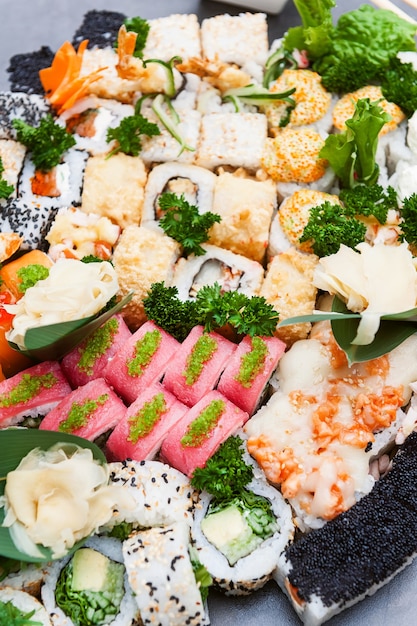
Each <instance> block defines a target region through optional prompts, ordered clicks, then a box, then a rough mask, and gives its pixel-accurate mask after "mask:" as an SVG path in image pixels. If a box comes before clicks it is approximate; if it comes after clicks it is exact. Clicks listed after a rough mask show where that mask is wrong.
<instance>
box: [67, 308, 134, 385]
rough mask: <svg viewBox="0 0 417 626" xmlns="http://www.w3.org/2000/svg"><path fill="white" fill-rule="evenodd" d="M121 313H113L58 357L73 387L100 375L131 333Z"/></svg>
mask: <svg viewBox="0 0 417 626" xmlns="http://www.w3.org/2000/svg"><path fill="white" fill-rule="evenodd" d="M131 334H132V333H131V332H130V330H129V328H128V327H127V325H126V323H125V321H124V319H123V317H122V315H121V314H117V315H114V316H113V317H111V318H110V319H108V320H107V321H106V322H105V323H104V324H103V325H102V326H100V327H99V328H98V329H97V330H95V331H94V332H93V333H91V335H89V336H88V337H87V339H85V340H84V341H82V342H81V343H80V344H78V346H76V347H75V348H73V350H71V352H69V353H68V354H66V355H65V356H64V358H63V359H62V361H61V367H62V370H63V372H64V374H65V375H66V377H67V379H68V381H69V383H70V384H71V386H72V387H73V388H76V387H79V386H81V385H85V384H86V383H88V382H90V381H91V380H93V379H95V378H100V377H101V375H102V371H103V368H104V367H105V366H106V365H107V363H108V361H109V360H111V358H112V357H113V356H114V355H115V353H116V352H117V350H118V348H119V347H121V346H122V345H123V344H124V343H125V342H126V341H127V340H128V339H129V338H130V336H131Z"/></svg>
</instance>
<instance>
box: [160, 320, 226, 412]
mask: <svg viewBox="0 0 417 626" xmlns="http://www.w3.org/2000/svg"><path fill="white" fill-rule="evenodd" d="M235 350H236V344H234V343H232V342H231V341H229V340H228V339H225V338H224V337H222V336H221V335H219V334H218V333H205V332H204V328H203V326H195V327H194V328H193V329H192V330H191V332H190V333H189V334H188V336H187V337H186V338H185V340H184V341H183V342H182V344H181V347H180V348H179V350H178V352H177V354H176V355H175V360H173V361H171V363H170V364H169V366H168V367H167V370H166V372H165V376H164V387H166V388H167V389H169V391H171V392H172V393H173V394H174V395H176V396H177V398H178V399H179V400H181V402H184V404H186V405H187V406H193V405H194V404H196V402H198V401H199V400H201V398H202V397H203V396H205V395H206V393H208V392H209V391H211V390H212V389H214V387H215V386H216V384H217V382H218V380H219V377H220V374H221V373H222V371H223V370H224V368H225V366H226V363H227V362H228V360H229V359H230V357H231V355H232V354H233V352H234V351H235Z"/></svg>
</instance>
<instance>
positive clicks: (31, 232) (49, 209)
mask: <svg viewBox="0 0 417 626" xmlns="http://www.w3.org/2000/svg"><path fill="white" fill-rule="evenodd" d="M58 210H59V207H58V206H50V205H48V204H47V203H46V204H44V203H43V202H38V201H35V200H33V199H28V200H25V199H23V198H10V199H8V200H6V201H5V202H4V204H3V205H0V231H1V232H3V233H5V232H14V233H16V234H17V235H19V237H21V238H22V244H21V246H20V249H21V250H22V251H27V250H35V249H37V248H39V249H40V250H44V251H46V250H47V249H48V247H49V245H48V242H47V241H46V236H47V234H48V232H49V229H50V228H51V226H52V223H53V221H54V219H55V217H56V215H57V213H58Z"/></svg>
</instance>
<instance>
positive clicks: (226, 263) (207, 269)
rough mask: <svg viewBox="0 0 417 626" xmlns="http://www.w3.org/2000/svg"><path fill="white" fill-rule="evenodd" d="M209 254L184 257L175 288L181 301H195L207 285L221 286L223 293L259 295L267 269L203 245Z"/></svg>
mask: <svg viewBox="0 0 417 626" xmlns="http://www.w3.org/2000/svg"><path fill="white" fill-rule="evenodd" d="M202 248H203V249H204V250H205V254H202V255H201V256H195V255H190V256H189V257H187V258H181V259H179V260H178V262H177V263H176V265H175V270H174V275H173V278H172V283H171V284H172V285H173V286H175V287H176V288H177V289H178V297H179V298H180V300H192V299H194V298H195V297H196V295H197V293H198V291H199V290H200V289H201V287H203V286H204V285H213V284H214V283H216V282H217V283H218V284H219V285H220V287H221V289H222V290H223V291H239V292H240V293H244V294H245V295H246V296H249V297H250V296H255V295H259V291H260V289H261V285H262V282H263V279H264V268H263V267H262V265H261V264H260V263H258V262H257V261H252V260H251V259H248V258H246V257H244V256H242V255H241V254H235V253H234V252H231V251H230V250H225V249H224V248H219V246H213V245H211V244H203V245H202Z"/></svg>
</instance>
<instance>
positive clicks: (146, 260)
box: [113, 226, 181, 330]
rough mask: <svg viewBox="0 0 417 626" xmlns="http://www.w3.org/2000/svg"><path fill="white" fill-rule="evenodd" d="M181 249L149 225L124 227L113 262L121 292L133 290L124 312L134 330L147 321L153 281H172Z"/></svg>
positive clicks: (124, 293) (123, 294)
mask: <svg viewBox="0 0 417 626" xmlns="http://www.w3.org/2000/svg"><path fill="white" fill-rule="evenodd" d="M180 250H181V246H180V244H179V243H177V242H176V241H175V240H174V239H172V238H171V237H168V236H167V235H165V234H164V233H159V232H155V231H154V230H151V229H150V228H146V227H144V226H128V227H127V228H125V229H124V230H123V232H122V234H121V236H120V239H119V241H118V242H117V245H116V248H115V250H114V254H113V263H114V268H115V270H116V273H117V277H118V280H119V291H120V295H121V296H126V295H127V294H128V293H129V292H131V291H133V292H134V293H133V297H132V299H131V301H130V302H128V304H127V305H126V306H125V307H124V308H123V313H122V315H123V317H124V319H125V321H126V323H127V325H128V326H129V328H130V329H131V330H137V329H138V328H139V327H140V326H141V324H143V323H144V322H146V320H147V317H146V314H145V309H144V306H143V299H144V298H145V297H146V295H147V293H148V291H149V290H150V288H151V286H152V284H153V283H158V282H161V281H162V282H165V284H167V285H169V284H170V283H171V281H172V275H173V272H174V265H175V262H176V261H177V259H178V257H179V256H180Z"/></svg>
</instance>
